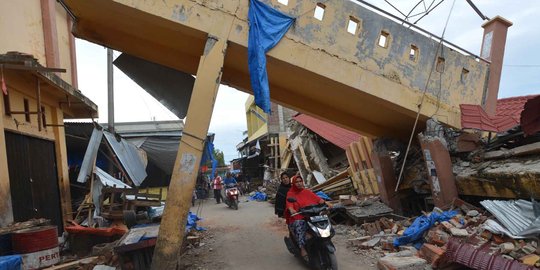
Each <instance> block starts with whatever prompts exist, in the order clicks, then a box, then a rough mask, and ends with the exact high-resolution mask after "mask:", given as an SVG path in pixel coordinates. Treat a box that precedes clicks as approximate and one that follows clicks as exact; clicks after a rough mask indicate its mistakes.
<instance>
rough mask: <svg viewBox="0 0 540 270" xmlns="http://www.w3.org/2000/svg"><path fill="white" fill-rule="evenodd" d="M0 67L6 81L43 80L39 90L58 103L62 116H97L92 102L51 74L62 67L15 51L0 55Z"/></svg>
mask: <svg viewBox="0 0 540 270" xmlns="http://www.w3.org/2000/svg"><path fill="white" fill-rule="evenodd" d="M0 66H2V69H3V72H4V77H5V79H6V80H9V78H10V77H17V78H19V79H20V80H22V81H27V82H29V83H32V82H36V80H37V79H39V81H40V82H42V83H40V92H41V93H47V95H48V96H50V97H52V98H53V99H54V101H56V102H57V104H60V106H61V108H62V111H63V113H64V118H65V119H69V118H95V117H97V116H98V108H97V105H96V104H95V103H94V102H92V101H91V100H90V99H89V98H87V97H86V96H85V95H83V94H82V93H81V91H80V90H79V89H76V88H75V87H73V86H72V85H70V84H69V83H67V82H65V81H64V80H62V78H60V76H58V75H56V74H55V73H54V72H65V69H57V68H54V69H52V68H47V67H44V66H42V65H40V64H39V62H38V61H37V59H35V58H34V57H33V56H32V55H28V54H23V53H17V52H10V53H7V54H1V55H0ZM36 78H37V79H36ZM7 83H9V81H7ZM34 85H36V84H35V83H34Z"/></svg>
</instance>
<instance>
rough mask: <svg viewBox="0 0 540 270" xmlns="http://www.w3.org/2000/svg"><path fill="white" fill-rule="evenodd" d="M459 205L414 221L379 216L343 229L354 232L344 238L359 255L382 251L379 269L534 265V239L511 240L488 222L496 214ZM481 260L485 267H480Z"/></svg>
mask: <svg viewBox="0 0 540 270" xmlns="http://www.w3.org/2000/svg"><path fill="white" fill-rule="evenodd" d="M459 204H460V206H459V207H453V210H451V211H442V210H441V209H438V208H435V209H434V210H433V212H431V213H424V215H423V216H420V217H418V218H416V219H415V220H412V219H403V220H394V219H391V218H381V219H379V220H377V221H375V222H371V223H365V224H362V225H361V226H359V227H358V228H359V231H358V232H348V235H349V236H356V237H354V238H352V239H349V243H348V244H349V247H350V248H351V249H353V251H354V252H355V253H357V254H362V255H364V254H371V252H372V251H375V252H379V253H383V254H384V257H382V258H380V259H379V261H378V267H379V269H429V268H433V269H442V268H445V267H448V266H451V265H460V266H461V267H462V266H467V267H470V268H473V269H499V268H498V267H499V266H501V267H502V266H505V267H509V268H500V269H536V268H537V267H540V247H539V245H538V241H537V240H536V238H523V239H515V238H511V237H510V236H508V235H504V234H497V233H494V232H493V231H496V230H494V229H493V227H494V226H493V224H499V222H500V221H498V220H497V218H496V217H493V216H491V215H490V213H489V212H487V211H483V210H481V209H478V208H475V207H474V206H471V205H468V204H466V203H463V202H459ZM433 217H435V218H433ZM430 221H431V222H432V223H430ZM433 221H434V222H433ZM500 223H503V222H500ZM503 224H504V223H503ZM502 227H504V226H501V228H502ZM501 228H499V229H501ZM366 250H370V252H366ZM487 265H491V266H490V267H488V268H486V267H487ZM484 266H486V267H484Z"/></svg>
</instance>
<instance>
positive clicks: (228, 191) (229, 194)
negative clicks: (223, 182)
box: [224, 185, 240, 210]
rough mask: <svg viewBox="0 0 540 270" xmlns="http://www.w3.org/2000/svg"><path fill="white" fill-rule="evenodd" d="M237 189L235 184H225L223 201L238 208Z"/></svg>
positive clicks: (235, 208) (231, 206)
mask: <svg viewBox="0 0 540 270" xmlns="http://www.w3.org/2000/svg"><path fill="white" fill-rule="evenodd" d="M239 193H240V192H239V190H238V188H237V187H236V185H227V186H226V187H225V199H224V201H225V203H226V204H227V206H228V207H230V208H233V209H234V210H238V196H239Z"/></svg>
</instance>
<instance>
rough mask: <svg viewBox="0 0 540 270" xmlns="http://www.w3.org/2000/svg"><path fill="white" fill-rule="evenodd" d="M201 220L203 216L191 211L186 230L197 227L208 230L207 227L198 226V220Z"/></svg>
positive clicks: (197, 228)
mask: <svg viewBox="0 0 540 270" xmlns="http://www.w3.org/2000/svg"><path fill="white" fill-rule="evenodd" d="M199 220H201V218H200V217H198V216H197V215H195V214H193V213H191V211H190V212H189V213H188V218H187V224H186V232H189V231H190V230H191V229H195V230H197V231H206V228H203V227H199V226H197V221H199Z"/></svg>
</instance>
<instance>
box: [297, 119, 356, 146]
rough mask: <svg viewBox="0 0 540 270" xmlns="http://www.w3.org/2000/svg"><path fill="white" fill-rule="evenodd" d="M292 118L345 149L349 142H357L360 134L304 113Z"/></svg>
mask: <svg viewBox="0 0 540 270" xmlns="http://www.w3.org/2000/svg"><path fill="white" fill-rule="evenodd" d="M294 120H296V121H298V122H300V123H301V124H302V125H304V126H305V127H307V128H308V129H310V130H311V131H313V132H315V133H316V134H318V135H319V136H321V137H323V138H324V139H326V140H327V141H329V142H331V143H332V144H334V145H336V146H338V147H339V148H341V149H347V146H349V144H351V143H353V142H357V141H358V140H359V139H360V137H361V135H360V134H358V133H356V132H354V131H350V130H347V129H344V128H342V127H338V126H336V125H334V124H330V123H328V122H325V121H322V120H319V119H317V118H315V117H311V116H309V115H306V114H299V115H297V116H295V117H294Z"/></svg>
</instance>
